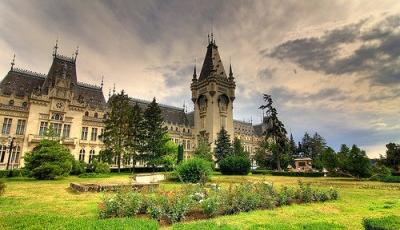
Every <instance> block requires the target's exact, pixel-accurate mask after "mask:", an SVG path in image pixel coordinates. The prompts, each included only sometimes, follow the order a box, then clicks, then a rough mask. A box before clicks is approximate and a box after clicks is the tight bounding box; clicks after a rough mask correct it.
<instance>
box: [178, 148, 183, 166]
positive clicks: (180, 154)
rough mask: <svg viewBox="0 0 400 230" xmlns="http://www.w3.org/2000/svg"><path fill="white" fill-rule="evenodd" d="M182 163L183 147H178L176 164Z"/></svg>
mask: <svg viewBox="0 0 400 230" xmlns="http://www.w3.org/2000/svg"><path fill="white" fill-rule="evenodd" d="M182 161H183V145H178V159H177V163H178V164H179V163H181V162H182Z"/></svg>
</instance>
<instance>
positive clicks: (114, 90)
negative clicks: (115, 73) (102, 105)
mask: <svg viewBox="0 0 400 230" xmlns="http://www.w3.org/2000/svg"><path fill="white" fill-rule="evenodd" d="M113 95H115V83H114V88H113Z"/></svg>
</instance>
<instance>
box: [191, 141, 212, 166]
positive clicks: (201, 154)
mask: <svg viewBox="0 0 400 230" xmlns="http://www.w3.org/2000/svg"><path fill="white" fill-rule="evenodd" d="M193 156H194V157H196V158H201V159H203V160H206V161H209V162H213V154H212V152H211V147H210V144H209V143H208V142H207V140H206V139H205V138H201V137H200V138H199V140H198V144H197V147H196V149H195V150H194V152H193Z"/></svg>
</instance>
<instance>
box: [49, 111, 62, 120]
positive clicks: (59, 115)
mask: <svg viewBox="0 0 400 230" xmlns="http://www.w3.org/2000/svg"><path fill="white" fill-rule="evenodd" d="M51 119H52V120H56V121H62V120H63V115H62V114H59V113H53V115H52V116H51Z"/></svg>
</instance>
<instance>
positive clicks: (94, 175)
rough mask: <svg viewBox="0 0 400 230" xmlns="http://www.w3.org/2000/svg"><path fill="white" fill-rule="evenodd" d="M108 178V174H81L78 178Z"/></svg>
mask: <svg viewBox="0 0 400 230" xmlns="http://www.w3.org/2000/svg"><path fill="white" fill-rule="evenodd" d="M107 177H110V175H109V174H102V173H82V174H81V175H79V178H107Z"/></svg>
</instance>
